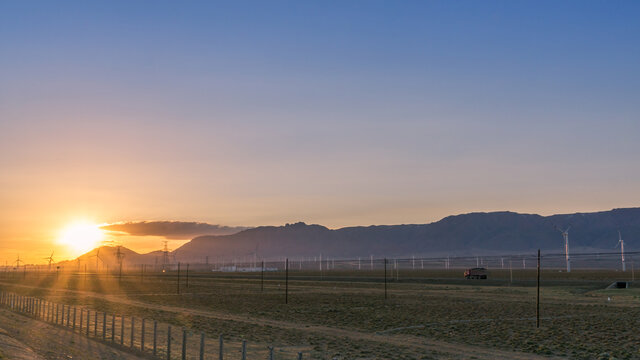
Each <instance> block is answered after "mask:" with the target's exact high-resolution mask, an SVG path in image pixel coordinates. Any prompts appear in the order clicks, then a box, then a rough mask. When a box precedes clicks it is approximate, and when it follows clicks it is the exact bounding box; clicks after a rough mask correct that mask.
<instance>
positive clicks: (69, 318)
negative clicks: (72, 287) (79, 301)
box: [67, 305, 71, 327]
mask: <svg viewBox="0 0 640 360" xmlns="http://www.w3.org/2000/svg"><path fill="white" fill-rule="evenodd" d="M69 320H71V305H68V306H67V327H69Z"/></svg>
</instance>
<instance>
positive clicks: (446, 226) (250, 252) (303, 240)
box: [81, 208, 640, 264]
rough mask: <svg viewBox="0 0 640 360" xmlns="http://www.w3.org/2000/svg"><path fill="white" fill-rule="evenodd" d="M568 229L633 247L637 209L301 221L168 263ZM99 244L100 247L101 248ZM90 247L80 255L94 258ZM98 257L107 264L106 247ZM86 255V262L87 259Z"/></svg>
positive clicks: (199, 242)
mask: <svg viewBox="0 0 640 360" xmlns="http://www.w3.org/2000/svg"><path fill="white" fill-rule="evenodd" d="M569 226H570V227H571V228H570V230H569V239H570V245H571V249H572V250H573V251H590V250H600V251H602V250H604V251H615V250H614V247H615V246H616V244H617V242H618V231H620V232H621V234H622V236H623V238H624V239H625V245H626V248H627V249H629V250H632V249H638V248H640V246H638V245H637V243H638V239H640V208H624V209H614V210H610V211H602V212H593V213H575V214H562V215H551V216H540V215H535V214H519V213H514V212H507V211H505V212H489V213H469V214H462V215H454V216H448V217H445V218H444V219H442V220H440V221H437V222H433V223H430V224H409V225H377V226H356V227H345V228H340V229H329V228H327V227H324V226H321V225H315V224H312V225H308V224H305V223H303V222H298V223H294V224H286V225H284V226H260V227H256V228H251V229H247V230H243V231H240V232H238V233H235V234H231V235H204V236H198V237H195V238H193V239H192V240H191V241H189V242H188V243H186V244H184V245H183V246H181V247H179V248H178V249H175V250H174V251H172V252H171V253H170V254H169V255H170V259H171V260H172V261H183V262H187V261H189V262H201V261H202V262H204V260H205V257H209V258H210V259H211V260H212V261H214V260H215V259H222V258H224V259H227V260H228V259H231V258H238V259H250V258H251V259H253V258H258V259H262V258H264V259H276V258H282V257H290V258H296V257H298V258H299V257H315V256H320V254H322V256H323V257H331V258H354V257H360V256H361V257H368V256H370V255H373V256H375V257H383V256H387V257H391V256H411V255H416V256H427V257H428V256H441V255H452V256H455V255H457V256H462V255H483V254H487V255H488V254H508V253H521V252H532V251H534V250H535V249H538V248H540V249H542V250H544V251H554V250H555V251H556V252H558V253H560V252H562V251H563V250H564V242H563V238H562V235H561V233H560V231H559V229H566V228H567V227H569ZM103 249H104V250H103ZM97 251H98V250H97V249H95V250H93V251H92V252H90V253H88V254H85V255H82V256H81V261H82V260H86V261H95V256H94V255H95V253H96V252H97ZM121 251H123V252H124V253H125V256H124V259H125V260H124V261H125V262H126V263H129V264H134V263H137V264H140V263H147V264H153V263H154V262H157V261H161V259H160V260H158V258H159V257H160V258H161V257H162V252H161V251H155V252H152V253H148V254H138V253H136V252H134V251H131V250H129V249H122V250H121ZM100 256H101V258H102V259H106V260H104V261H106V262H109V263H113V264H115V262H114V261H113V260H114V259H115V250H114V248H108V247H103V248H101V249H100ZM91 259H93V260H91Z"/></svg>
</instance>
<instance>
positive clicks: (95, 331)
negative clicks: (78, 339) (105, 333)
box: [93, 311, 98, 337]
mask: <svg viewBox="0 0 640 360" xmlns="http://www.w3.org/2000/svg"><path fill="white" fill-rule="evenodd" d="M93 315H94V316H93V318H94V319H93V336H94V337H98V312H97V311H96V312H95V313H94V314H93Z"/></svg>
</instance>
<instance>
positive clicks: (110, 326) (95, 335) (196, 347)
mask: <svg viewBox="0 0 640 360" xmlns="http://www.w3.org/2000/svg"><path fill="white" fill-rule="evenodd" d="M0 306H3V307H4V308H6V309H9V310H11V311H14V312H17V313H20V314H22V315H27V316H30V317H32V318H34V319H37V320H40V321H45V322H47V323H49V324H52V325H55V326H59V327H63V328H66V329H68V330H69V331H73V332H74V333H76V334H78V335H83V336H86V337H88V338H91V339H93V340H97V341H100V342H102V343H105V344H107V345H111V346H114V347H117V348H120V349H122V350H127V351H130V352H133V353H137V354H143V355H146V356H150V357H153V358H156V359H167V360H171V359H182V360H186V359H199V360H204V359H220V360H222V359H232V360H235V359H242V360H246V359H248V358H254V359H256V358H257V359H269V360H274V359H275V358H276V354H277V353H278V351H277V350H278V349H276V348H275V347H273V346H268V347H266V348H265V346H263V345H260V344H250V343H248V342H247V341H246V340H241V341H237V340H236V341H229V340H227V339H225V338H224V336H223V335H220V336H219V337H218V338H210V337H207V336H206V335H205V333H204V332H196V331H193V330H191V329H187V328H180V327H175V326H171V325H170V324H166V323H162V322H159V321H156V320H150V319H145V318H138V317H134V316H123V315H118V314H112V313H107V312H99V311H95V310H92V309H90V308H87V307H82V306H72V305H67V304H64V303H57V302H53V301H49V300H45V299H41V298H37V297H31V296H25V295H20V294H17V293H13V292H5V291H2V292H0ZM289 358H291V357H289ZM296 358H297V359H302V358H303V355H302V353H301V352H299V353H298V354H297V357H296Z"/></svg>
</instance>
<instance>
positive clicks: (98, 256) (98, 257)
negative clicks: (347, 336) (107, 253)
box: [90, 248, 104, 272]
mask: <svg viewBox="0 0 640 360" xmlns="http://www.w3.org/2000/svg"><path fill="white" fill-rule="evenodd" d="M90 257H95V258H96V272H98V260H100V262H101V263H102V264H104V260H102V258H101V257H100V248H98V250H96V254H95V255H91V256H90Z"/></svg>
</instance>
